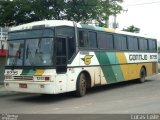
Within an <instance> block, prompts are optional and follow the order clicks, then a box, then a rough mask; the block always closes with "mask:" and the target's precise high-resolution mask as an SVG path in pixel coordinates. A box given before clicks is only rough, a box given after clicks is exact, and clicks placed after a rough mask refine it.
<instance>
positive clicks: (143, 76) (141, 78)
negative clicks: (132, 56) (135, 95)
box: [138, 67, 146, 83]
mask: <svg viewBox="0 0 160 120" xmlns="http://www.w3.org/2000/svg"><path fill="white" fill-rule="evenodd" d="M145 80H146V70H145V69H144V67H142V68H141V71H140V78H139V80H138V82H139V83H144V82H145Z"/></svg>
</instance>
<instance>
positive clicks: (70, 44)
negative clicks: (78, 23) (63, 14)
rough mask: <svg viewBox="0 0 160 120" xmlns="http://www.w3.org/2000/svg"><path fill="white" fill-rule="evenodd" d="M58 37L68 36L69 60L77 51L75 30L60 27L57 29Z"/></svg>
mask: <svg viewBox="0 0 160 120" xmlns="http://www.w3.org/2000/svg"><path fill="white" fill-rule="evenodd" d="M56 35H58V36H66V37H67V38H68V59H70V58H71V57H72V56H73V54H74V52H75V50H76V45H75V38H74V28H72V27H58V28H56Z"/></svg>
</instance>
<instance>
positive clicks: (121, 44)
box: [114, 35, 127, 50]
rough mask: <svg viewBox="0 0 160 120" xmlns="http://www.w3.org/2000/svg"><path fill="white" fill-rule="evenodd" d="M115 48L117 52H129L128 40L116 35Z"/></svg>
mask: <svg viewBox="0 0 160 120" xmlns="http://www.w3.org/2000/svg"><path fill="white" fill-rule="evenodd" d="M114 37H115V41H114V42H115V48H116V49H117V50H127V38H126V36H123V35H115V36H114Z"/></svg>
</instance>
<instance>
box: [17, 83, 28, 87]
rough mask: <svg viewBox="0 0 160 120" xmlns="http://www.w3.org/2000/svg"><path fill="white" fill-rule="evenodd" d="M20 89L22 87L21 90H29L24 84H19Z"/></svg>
mask: <svg viewBox="0 0 160 120" xmlns="http://www.w3.org/2000/svg"><path fill="white" fill-rule="evenodd" d="M19 87H20V88H27V84H22V83H20V84H19Z"/></svg>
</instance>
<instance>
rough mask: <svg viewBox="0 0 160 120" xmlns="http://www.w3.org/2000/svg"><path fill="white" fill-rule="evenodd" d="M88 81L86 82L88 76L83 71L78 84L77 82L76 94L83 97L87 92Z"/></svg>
mask: <svg viewBox="0 0 160 120" xmlns="http://www.w3.org/2000/svg"><path fill="white" fill-rule="evenodd" d="M86 89H87V83H86V76H85V74H84V73H81V74H80V75H79V76H78V79H77V84H76V96H77V97H82V96H84V95H85V94H86Z"/></svg>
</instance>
